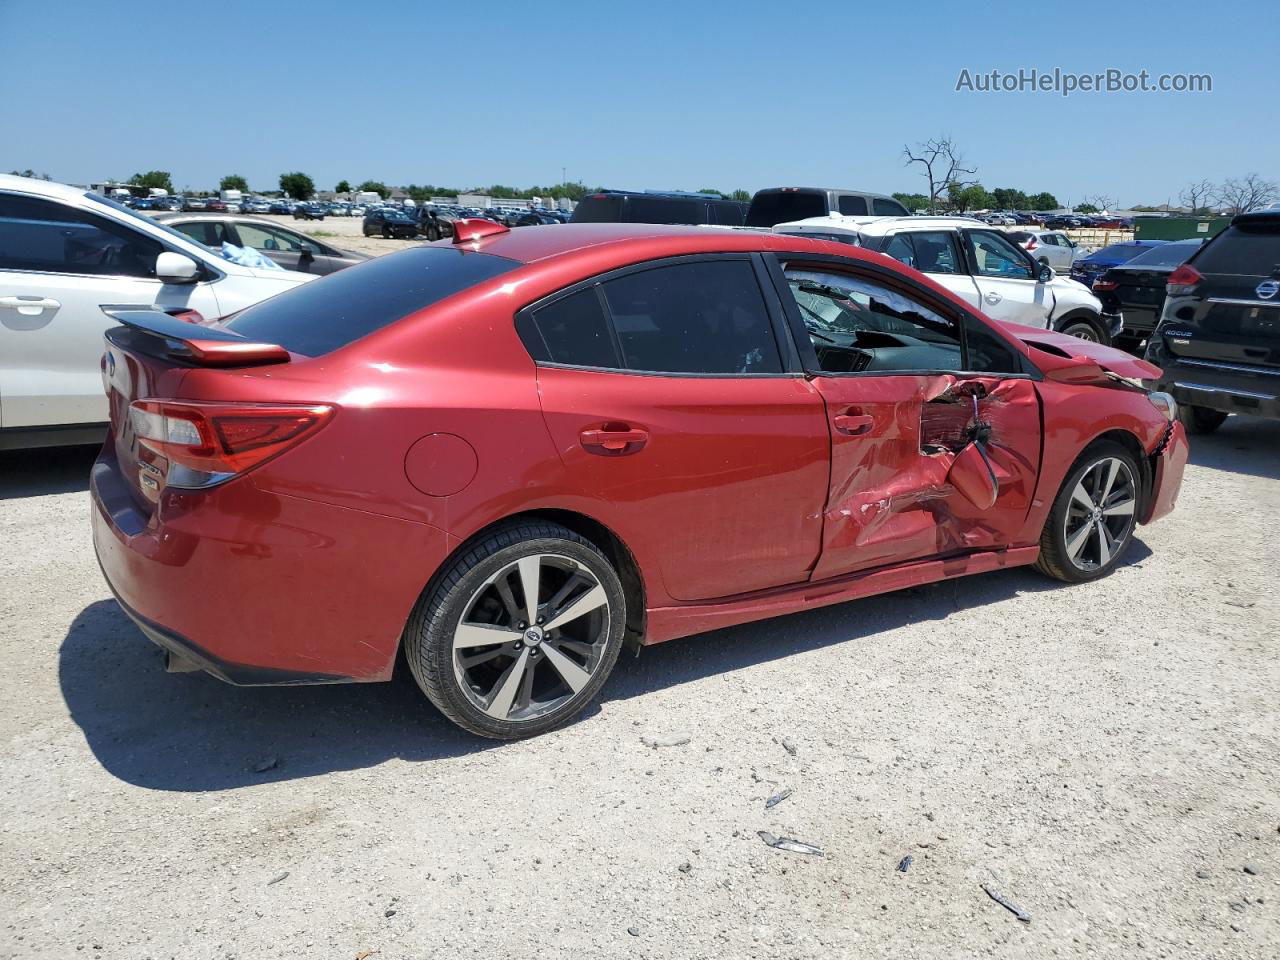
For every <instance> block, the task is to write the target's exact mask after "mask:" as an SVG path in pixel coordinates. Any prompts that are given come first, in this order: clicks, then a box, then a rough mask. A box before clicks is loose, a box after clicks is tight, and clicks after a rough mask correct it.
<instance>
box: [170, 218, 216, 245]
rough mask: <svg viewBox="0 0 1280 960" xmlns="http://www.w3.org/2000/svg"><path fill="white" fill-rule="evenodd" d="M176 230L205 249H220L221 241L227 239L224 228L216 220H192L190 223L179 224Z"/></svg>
mask: <svg viewBox="0 0 1280 960" xmlns="http://www.w3.org/2000/svg"><path fill="white" fill-rule="evenodd" d="M177 229H178V232H179V233H185V234H186V235H187V236H188V237H190V238H191V239H192V240H194V241H195V242H196V243H202V244H204V245H205V246H206V247H221V246H222V241H223V240H226V239H227V228H226V226H225V225H224V224H221V223H218V222H217V221H216V220H194V221H192V222H191V223H180V224H178V226H177Z"/></svg>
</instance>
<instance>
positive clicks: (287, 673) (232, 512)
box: [90, 442, 448, 685]
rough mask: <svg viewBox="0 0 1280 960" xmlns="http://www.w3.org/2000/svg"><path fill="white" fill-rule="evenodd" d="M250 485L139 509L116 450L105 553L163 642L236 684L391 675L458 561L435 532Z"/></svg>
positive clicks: (107, 472)
mask: <svg viewBox="0 0 1280 960" xmlns="http://www.w3.org/2000/svg"><path fill="white" fill-rule="evenodd" d="M251 481H252V477H244V478H241V479H239V480H233V481H231V482H230V483H228V484H226V485H224V486H222V487H217V488H214V489H212V490H208V491H203V492H200V493H175V492H170V493H166V494H164V496H163V497H162V500H161V503H160V505H159V507H158V508H157V510H156V511H155V513H154V514H151V515H147V514H146V513H145V512H144V511H142V510H140V509H139V507H138V505H137V501H136V500H135V499H134V494H133V492H132V491H131V489H130V488H129V486H128V485H127V483H126V481H125V479H124V477H123V476H122V474H121V472H120V468H119V465H118V464H117V462H116V459H115V454H114V451H113V450H112V444H111V443H110V442H108V444H107V445H106V447H105V448H104V450H103V453H102V454H101V455H100V456H99V458H98V462H97V463H95V464H94V468H93V472H92V474H91V478H90V493H91V497H92V524H93V543H94V549H95V551H96V553H97V556H98V562H99V564H100V566H101V567H102V572H103V575H104V577H105V578H106V580H107V583H108V584H109V585H110V587H111V590H112V592H113V593H114V594H115V595H116V599H117V600H118V601H119V602H120V605H121V607H122V608H123V609H124V611H125V612H126V613H127V614H128V615H129V616H130V617H131V618H132V619H133V621H134V622H135V623H137V624H138V626H139V628H140V629H141V630H142V632H143V633H144V634H145V635H146V636H147V637H148V638H149V639H150V640H152V641H153V642H154V643H156V644H158V645H159V646H161V647H163V648H164V649H166V650H168V651H170V652H171V653H173V654H176V655H178V656H179V657H181V658H183V659H185V660H188V661H191V662H193V663H194V664H196V665H197V666H199V667H200V668H201V669H203V670H205V671H207V672H208V673H210V674H212V675H214V676H216V677H218V678H220V679H222V680H226V681H228V682H230V683H235V684H250V685H257V684H281V683H286V684H288V683H333V682H341V681H349V680H350V681H373V680H386V679H388V678H390V676H391V672H392V668H393V667H394V663H395V656H396V651H397V649H398V647H399V643H400V635H401V633H402V632H403V630H404V625H405V623H406V621H407V620H408V617H409V614H410V612H411V611H412V609H413V606H414V604H415V603H416V602H417V599H418V596H419V595H420V593H421V591H422V589H423V587H424V586H425V584H426V583H427V580H428V579H429V578H430V576H431V574H432V573H433V572H434V571H435V569H436V568H437V567H438V566H439V565H440V563H441V562H442V561H443V560H444V558H445V556H446V555H447V552H448V549H447V537H446V535H445V534H444V532H443V531H440V530H437V529H436V528H434V527H430V526H427V525H426V524H421V523H414V522H412V521H406V520H400V519H395V518H391V517H385V516H381V515H378V514H372V513H365V512H363V511H359V510H351V509H348V508H346V507H338V506H333V505H331V504H325V503H319V502H316V501H313V500H303V499H300V498H297V497H289V496H283V495H279V494H274V493H267V492H264V491H262V490H260V489H258V488H257V487H256V486H254V485H253V483H252V482H251Z"/></svg>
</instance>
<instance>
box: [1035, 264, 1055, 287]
mask: <svg viewBox="0 0 1280 960" xmlns="http://www.w3.org/2000/svg"><path fill="white" fill-rule="evenodd" d="M1052 279H1053V267H1051V266H1049V265H1048V264H1047V263H1045V264H1041V266H1040V274H1039V276H1037V277H1036V282H1038V283H1048V282H1049V281H1050V280H1052Z"/></svg>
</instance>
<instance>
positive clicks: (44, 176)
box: [9, 167, 53, 180]
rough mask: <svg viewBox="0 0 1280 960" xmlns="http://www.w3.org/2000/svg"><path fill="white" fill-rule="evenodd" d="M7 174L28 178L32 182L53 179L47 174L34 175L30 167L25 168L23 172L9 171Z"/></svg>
mask: <svg viewBox="0 0 1280 960" xmlns="http://www.w3.org/2000/svg"><path fill="white" fill-rule="evenodd" d="M9 173H10V174H11V175H12V176H15V177H29V178H31V179H32V180H52V179H53V177H51V176H49V175H48V174H47V173H36V172H35V171H34V170H32V169H31V168H30V167H27V169H25V170H10V171H9Z"/></svg>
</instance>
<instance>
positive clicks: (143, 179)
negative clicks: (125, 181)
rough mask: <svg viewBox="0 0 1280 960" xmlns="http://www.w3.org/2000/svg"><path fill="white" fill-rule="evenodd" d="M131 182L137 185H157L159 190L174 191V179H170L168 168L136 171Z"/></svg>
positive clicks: (130, 179)
mask: <svg viewBox="0 0 1280 960" xmlns="http://www.w3.org/2000/svg"><path fill="white" fill-rule="evenodd" d="M129 183H130V184H131V185H132V186H135V187H155V188H157V189H159V190H165V191H167V192H168V193H173V180H172V179H170V177H169V171H168V170H148V171H147V172H146V173H135V174H134V175H133V176H132V177H130V178H129Z"/></svg>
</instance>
